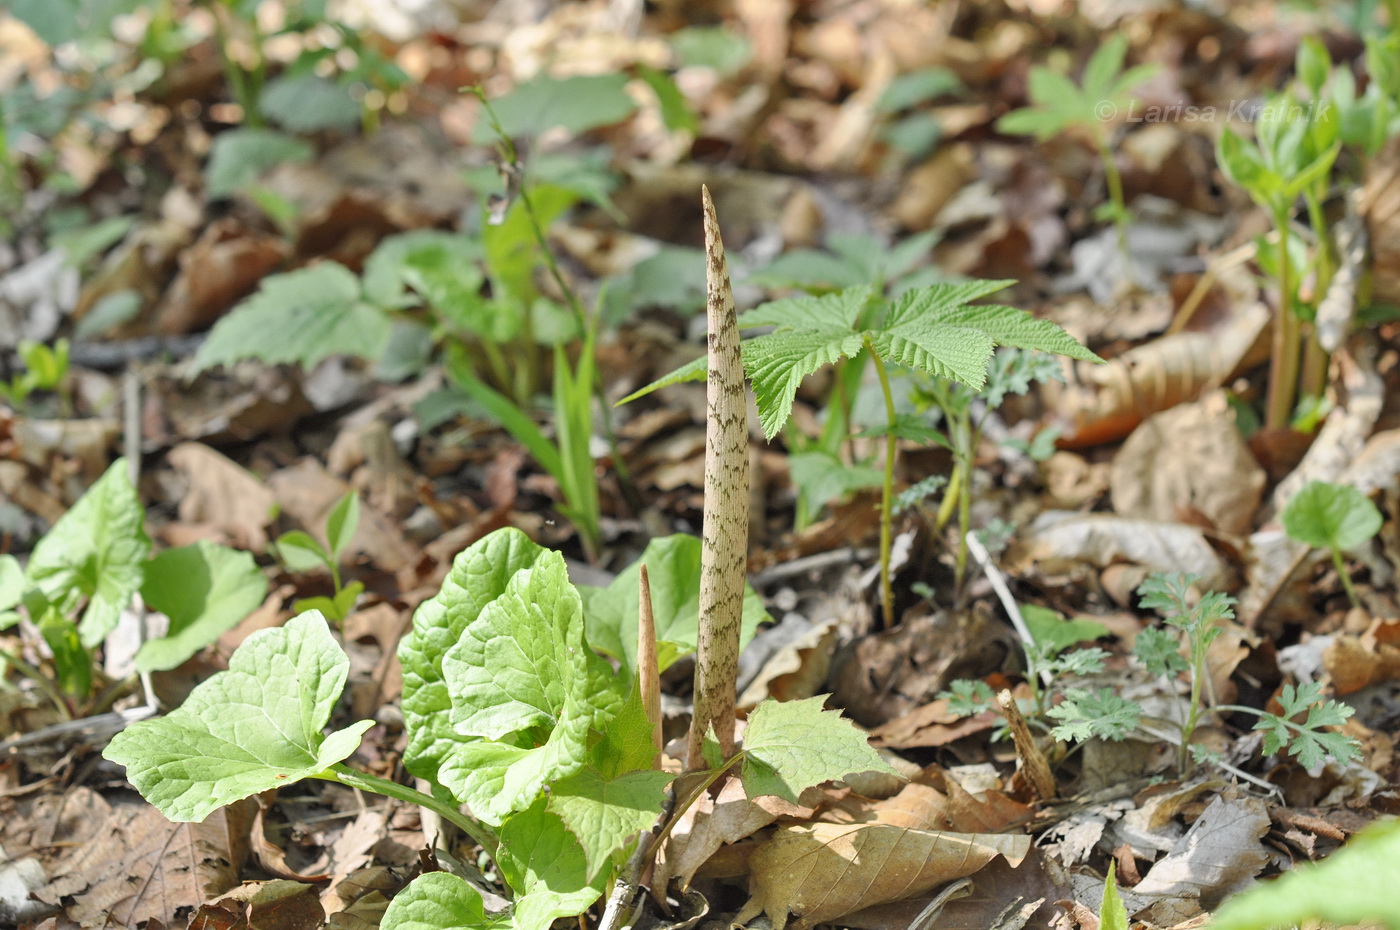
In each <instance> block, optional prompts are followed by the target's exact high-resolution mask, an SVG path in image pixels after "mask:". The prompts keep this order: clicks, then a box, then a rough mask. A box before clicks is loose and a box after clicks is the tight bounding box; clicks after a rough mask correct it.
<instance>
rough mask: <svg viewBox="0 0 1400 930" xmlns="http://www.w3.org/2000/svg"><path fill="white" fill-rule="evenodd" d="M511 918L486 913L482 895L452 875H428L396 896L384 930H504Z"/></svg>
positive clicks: (382, 922) (386, 914)
mask: <svg viewBox="0 0 1400 930" xmlns="http://www.w3.org/2000/svg"><path fill="white" fill-rule="evenodd" d="M510 925H511V921H510V917H509V916H508V915H500V914H492V915H490V916H488V915H487V914H486V907H485V903H484V902H483V901H482V898H481V892H479V891H477V890H476V889H475V888H473V887H472V886H471V885H469V884H467V882H466V880H465V879H462V878H458V877H457V876H456V875H453V874H452V873H451V872H427V873H425V874H423V875H420V876H418V877H417V878H415V879H414V880H413V881H412V882H410V883H409V885H408V887H407V888H405V889H403V890H402V891H400V892H399V893H398V894H396V895H394V900H392V901H390V902H389V907H388V908H387V909H385V911H384V916H383V917H382V918H380V921H379V926H380V928H381V930H497V928H499V930H504V928H506V927H509V926H510Z"/></svg>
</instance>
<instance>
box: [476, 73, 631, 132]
mask: <svg viewBox="0 0 1400 930" xmlns="http://www.w3.org/2000/svg"><path fill="white" fill-rule="evenodd" d="M627 81H628V77H627V75H626V74H621V73H614V74H597V75H578V76H575V77H568V78H552V77H548V76H546V75H541V76H540V77H536V78H534V79H532V80H529V81H526V82H525V83H523V84H521V85H519V86H517V87H516V88H515V90H513V91H511V92H510V93H508V94H506V95H505V96H503V97H499V98H497V99H496V100H494V101H492V104H491V106H492V108H493V109H494V110H495V111H496V116H497V117H498V118H499V119H500V121H501V129H502V131H503V132H504V133H505V134H506V135H507V136H510V137H511V138H515V137H517V136H537V135H539V134H540V133H542V132H544V131H546V130H548V129H555V128H562V129H563V130H565V131H566V132H568V133H569V134H570V135H578V134H579V133H583V132H587V131H588V130H590V129H596V128H597V127H599V126H608V125H611V124H613V123H619V122H621V121H622V120H624V119H626V118H627V117H629V116H631V115H632V112H633V111H634V110H636V109H637V104H636V101H634V100H633V99H632V98H631V96H630V95H628V93H627ZM494 138H495V133H494V132H493V131H492V128H491V125H490V123H489V122H487V121H486V120H480V121H478V129H477V131H476V133H475V140H476V141H477V142H490V141H492V140H493V139H494Z"/></svg>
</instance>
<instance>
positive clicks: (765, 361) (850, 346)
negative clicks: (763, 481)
mask: <svg viewBox="0 0 1400 930" xmlns="http://www.w3.org/2000/svg"><path fill="white" fill-rule="evenodd" d="M860 349H861V335H860V333H854V332H851V331H850V330H848V329H847V330H840V329H828V330H812V331H804V332H782V333H773V334H771V335H767V336H759V337H758V338H756V339H751V340H748V341H746V342H745V343H744V350H745V351H744V369H745V371H746V372H747V373H748V376H749V381H750V382H751V383H752V385H753V392H754V398H755V399H756V401H757V402H758V419H759V422H760V423H761V424H762V425H763V435H764V438H766V439H769V440H771V439H772V438H773V437H774V436H776V435H778V433H779V432H780V431H781V430H782V428H783V424H784V423H786V422H787V419H788V417H789V416H790V415H791V414H792V404H793V401H794V399H796V397H797V389H798V387H799V386H800V385H801V384H802V381H803V379H804V378H806V377H807V376H808V375H810V374H812V373H813V372H816V371H819V370H820V369H821V368H822V367H824V366H826V365H830V364H832V363H834V362H838V361H840V360H841V359H843V358H846V357H848V356H851V355H855V354H856V353H857V352H859V351H860ZM987 351H988V354H990V353H991V348H990V346H989V347H988V349H987Z"/></svg>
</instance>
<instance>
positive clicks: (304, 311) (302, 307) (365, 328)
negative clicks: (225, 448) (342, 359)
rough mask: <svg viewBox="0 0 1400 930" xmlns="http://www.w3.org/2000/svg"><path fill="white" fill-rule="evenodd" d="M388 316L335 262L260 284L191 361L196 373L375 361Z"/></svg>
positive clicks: (385, 338) (384, 337)
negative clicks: (252, 362) (238, 365)
mask: <svg viewBox="0 0 1400 930" xmlns="http://www.w3.org/2000/svg"><path fill="white" fill-rule="evenodd" d="M389 322H390V321H389V316H388V315H387V314H386V313H385V312H384V311H383V310H381V309H379V308H378V307H374V306H371V305H370V304H368V303H365V302H364V301H363V300H361V299H360V282H359V280H358V279H357V278H356V277H355V276H354V275H353V274H351V273H350V271H349V270H347V269H346V268H345V266H344V265H339V264H336V263H335V262H321V263H320V264H318V265H313V266H311V267H310V268H303V269H301V270H299V271H293V272H290V273H288V274H280V275H272V276H270V277H267V278H264V279H263V281H262V285H261V286H260V287H259V289H258V292H257V293H256V294H254V295H253V296H252V297H249V298H248V299H247V300H245V301H243V302H242V303H241V304H239V305H238V306H236V307H234V308H233V310H231V311H229V313H228V315H227V316H225V317H224V318H223V319H221V320H219V322H218V323H216V324H215V325H214V328H213V330H211V331H210V333H209V338H208V339H206V340H205V341H204V344H203V345H201V346H200V347H199V352H198V353H197V354H196V355H195V360H194V371H195V372H196V373H198V372H201V371H205V370H207V369H209V368H213V367H215V366H217V365H232V364H233V363H234V362H238V361H241V360H243V359H248V358H255V359H259V360H261V361H264V362H267V363H269V364H281V363H289V364H296V365H301V366H302V367H305V368H310V367H312V366H314V365H315V364H316V363H317V362H319V361H321V360H322V359H324V358H327V357H329V356H332V355H353V356H357V357H359V358H367V359H373V358H376V357H378V355H379V353H380V351H381V350H382V349H383V348H384V345H385V343H386V342H387V341H388V339H389Z"/></svg>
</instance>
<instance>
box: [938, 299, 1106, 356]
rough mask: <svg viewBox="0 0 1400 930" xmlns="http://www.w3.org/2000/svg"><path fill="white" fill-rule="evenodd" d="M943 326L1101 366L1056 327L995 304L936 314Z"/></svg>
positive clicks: (1002, 344)
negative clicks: (984, 334)
mask: <svg viewBox="0 0 1400 930" xmlns="http://www.w3.org/2000/svg"><path fill="white" fill-rule="evenodd" d="M933 317H934V318H935V319H936V320H937V321H938V322H939V323H946V324H948V325H950V326H966V327H968V328H970V329H980V330H981V331H982V332H984V333H986V334H987V335H988V336H991V337H992V341H993V342H995V343H996V344H997V345H999V346H1015V347H1016V348H1018V349H1035V350H1038V351H1041V352H1053V353H1055V354H1056V355H1068V356H1069V357H1070V358H1078V359H1083V360H1084V361H1088V362H1101V361H1103V359H1101V358H1099V357H1098V356H1097V355H1095V354H1094V353H1093V352H1091V351H1089V350H1088V349H1086V348H1085V347H1084V346H1082V345H1080V343H1079V341H1078V340H1077V339H1075V338H1074V337H1073V336H1071V335H1070V334H1069V333H1067V332H1065V331H1064V330H1063V329H1061V328H1060V326H1059V325H1058V324H1056V323H1052V322H1050V321H1049V320H1038V319H1036V318H1035V317H1033V316H1031V315H1030V314H1029V313H1027V312H1026V311H1025V310H1017V309H1015V308H1014V307H1002V306H997V305H995V304H978V305H976V306H971V307H958V308H956V309H951V310H946V311H943V312H940V313H936V314H933Z"/></svg>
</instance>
